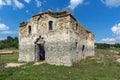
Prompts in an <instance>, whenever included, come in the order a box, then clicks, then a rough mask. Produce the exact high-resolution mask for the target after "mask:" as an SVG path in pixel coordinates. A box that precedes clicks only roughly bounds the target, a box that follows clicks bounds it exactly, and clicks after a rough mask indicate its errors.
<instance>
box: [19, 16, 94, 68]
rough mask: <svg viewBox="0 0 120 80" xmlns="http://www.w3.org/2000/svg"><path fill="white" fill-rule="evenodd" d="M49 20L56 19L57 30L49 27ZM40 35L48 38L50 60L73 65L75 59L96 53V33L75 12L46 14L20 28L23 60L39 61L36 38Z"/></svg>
mask: <svg viewBox="0 0 120 80" xmlns="http://www.w3.org/2000/svg"><path fill="white" fill-rule="evenodd" d="M49 21H52V22H53V30H49V24H48V23H49ZM29 26H31V33H30V34H29V33H28V32H29V31H28V28H29ZM39 37H41V38H43V40H44V41H45V45H44V47H45V61H46V62H47V63H49V64H54V65H65V66H71V65H72V64H73V62H77V61H79V60H81V59H83V58H85V57H86V56H93V55H94V36H93V34H91V33H88V32H87V31H86V29H85V28H83V27H82V26H81V25H79V24H78V23H77V22H76V21H75V20H74V19H73V18H72V17H71V16H64V17H59V18H55V17H53V16H50V15H49V14H42V15H37V16H34V17H32V18H31V20H30V22H29V23H28V24H27V25H25V26H22V27H20V28H19V59H18V60H19V61H27V62H29V61H36V52H35V45H36V43H35V42H36V41H37V40H38V38H39ZM83 46H84V50H83V51H82V48H83Z"/></svg>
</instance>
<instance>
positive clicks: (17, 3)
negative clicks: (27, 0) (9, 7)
mask: <svg viewBox="0 0 120 80" xmlns="http://www.w3.org/2000/svg"><path fill="white" fill-rule="evenodd" d="M13 2H14V4H15V7H17V8H20V9H21V8H23V7H24V4H23V3H21V2H19V1H18V0H13Z"/></svg>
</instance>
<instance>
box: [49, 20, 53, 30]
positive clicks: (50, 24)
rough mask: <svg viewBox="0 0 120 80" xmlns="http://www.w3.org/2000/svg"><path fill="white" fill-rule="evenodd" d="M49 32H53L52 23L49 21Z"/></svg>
mask: <svg viewBox="0 0 120 80" xmlns="http://www.w3.org/2000/svg"><path fill="white" fill-rule="evenodd" d="M49 30H53V22H52V21H49Z"/></svg>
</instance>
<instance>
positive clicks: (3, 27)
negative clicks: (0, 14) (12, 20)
mask: <svg viewBox="0 0 120 80" xmlns="http://www.w3.org/2000/svg"><path fill="white" fill-rule="evenodd" d="M8 29H9V27H8V26H7V25H5V24H3V23H0V30H8Z"/></svg>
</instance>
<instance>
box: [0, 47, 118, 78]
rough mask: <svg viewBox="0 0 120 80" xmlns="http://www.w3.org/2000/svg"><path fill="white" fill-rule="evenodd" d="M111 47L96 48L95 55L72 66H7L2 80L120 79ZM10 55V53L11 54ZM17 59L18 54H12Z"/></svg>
mask: <svg viewBox="0 0 120 80" xmlns="http://www.w3.org/2000/svg"><path fill="white" fill-rule="evenodd" d="M110 55H111V53H110V52H109V49H107V50H101V49H99V50H96V56H95V57H89V58H87V59H86V60H81V61H80V62H78V63H75V64H74V65H73V66H72V67H65V66H55V65H49V64H42V65H36V66H35V65H34V66H33V63H27V64H26V65H24V66H21V67H16V68H6V69H5V72H4V73H0V80H120V72H119V71H120V63H118V62H116V61H115V59H113V58H111V56H110ZM9 56H10V55H9ZM11 57H14V58H11V60H10V61H8V60H6V58H8V56H6V58H5V56H4V59H5V60H6V62H7V61H8V62H11V61H15V60H16V58H15V57H17V55H16V54H15V55H11Z"/></svg>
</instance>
